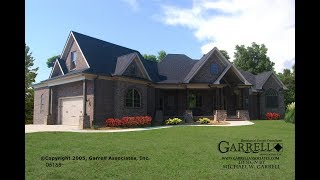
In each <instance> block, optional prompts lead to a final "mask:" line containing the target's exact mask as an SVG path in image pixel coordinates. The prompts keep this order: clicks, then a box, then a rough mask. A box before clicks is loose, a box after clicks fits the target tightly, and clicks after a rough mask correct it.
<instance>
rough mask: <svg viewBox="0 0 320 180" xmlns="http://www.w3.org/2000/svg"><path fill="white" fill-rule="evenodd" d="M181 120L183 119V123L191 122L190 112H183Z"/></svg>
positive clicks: (191, 115)
mask: <svg viewBox="0 0 320 180" xmlns="http://www.w3.org/2000/svg"><path fill="white" fill-rule="evenodd" d="M183 119H184V122H185V123H191V122H193V114H192V110H185V112H184V115H183Z"/></svg>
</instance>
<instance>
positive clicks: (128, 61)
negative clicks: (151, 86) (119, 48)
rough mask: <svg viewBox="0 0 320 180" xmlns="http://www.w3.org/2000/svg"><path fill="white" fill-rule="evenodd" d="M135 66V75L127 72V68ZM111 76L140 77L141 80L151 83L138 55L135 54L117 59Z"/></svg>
mask: <svg viewBox="0 0 320 180" xmlns="http://www.w3.org/2000/svg"><path fill="white" fill-rule="evenodd" d="M132 66H135V67H137V68H138V70H139V71H137V73H136V74H135V75H132V74H130V73H129V72H128V69H129V67H132ZM113 75H129V76H137V77H139V76H141V77H142V78H145V79H148V80H150V81H151V78H150V76H149V74H148V72H147V70H146V69H145V67H144V65H143V63H142V61H141V59H140V58H139V55H138V54H137V53H130V54H127V55H123V56H120V57H118V58H117V64H116V68H115V72H114V73H113Z"/></svg>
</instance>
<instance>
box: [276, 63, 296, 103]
mask: <svg viewBox="0 0 320 180" xmlns="http://www.w3.org/2000/svg"><path fill="white" fill-rule="evenodd" d="M277 76H278V77H279V79H280V80H281V81H282V83H283V84H284V85H285V86H286V87H287V88H288V90H285V91H284V102H285V105H286V107H287V105H288V104H290V103H292V102H294V101H295V84H296V83H295V65H293V66H292V71H291V70H290V69H284V70H283V72H282V73H278V74H277Z"/></svg>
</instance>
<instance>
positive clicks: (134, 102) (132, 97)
mask: <svg viewBox="0 0 320 180" xmlns="http://www.w3.org/2000/svg"><path fill="white" fill-rule="evenodd" d="M126 107H129V108H139V107H141V98H140V93H139V92H138V91H137V90H136V89H130V90H129V91H128V92H127V94H126Z"/></svg>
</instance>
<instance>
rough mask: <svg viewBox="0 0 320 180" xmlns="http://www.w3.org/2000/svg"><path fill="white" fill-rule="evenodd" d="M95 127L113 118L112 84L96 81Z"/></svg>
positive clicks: (105, 81) (111, 82)
mask: <svg viewBox="0 0 320 180" xmlns="http://www.w3.org/2000/svg"><path fill="white" fill-rule="evenodd" d="M95 88H96V92H95V95H96V98H95V102H96V103H95V115H94V116H95V117H94V124H95V125H105V119H106V118H109V117H113V116H114V82H113V81H110V80H102V79H98V80H96V87H95Z"/></svg>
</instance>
